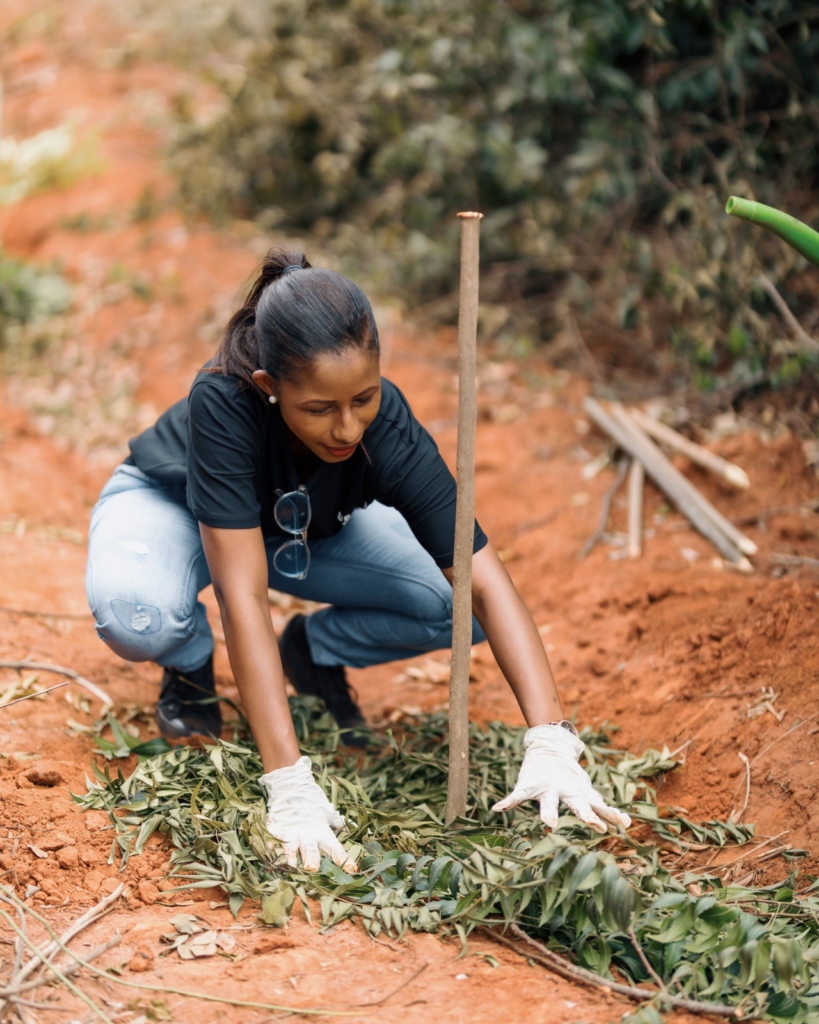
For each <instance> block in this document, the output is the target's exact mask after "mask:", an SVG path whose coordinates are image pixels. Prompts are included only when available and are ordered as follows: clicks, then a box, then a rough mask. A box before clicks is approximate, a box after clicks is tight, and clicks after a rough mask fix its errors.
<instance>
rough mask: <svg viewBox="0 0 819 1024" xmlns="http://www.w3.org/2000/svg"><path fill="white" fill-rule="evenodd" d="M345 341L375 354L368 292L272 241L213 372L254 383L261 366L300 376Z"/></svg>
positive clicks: (280, 375)
mask: <svg viewBox="0 0 819 1024" xmlns="http://www.w3.org/2000/svg"><path fill="white" fill-rule="evenodd" d="M296 268H298V269H299V270H300V271H307V273H296V272H295V271H296ZM291 270H292V271H293V272H292V273H291ZM345 348H360V349H365V350H367V351H370V352H372V354H373V356H374V357H375V358H376V359H377V358H378V351H379V346H378V331H377V329H376V326H375V318H374V317H373V311H372V307H371V306H370V303H369V301H368V299H367V296H366V295H365V294H364V292H362V291H361V289H360V288H359V287H358V285H357V284H355V283H354V282H353V281H351V280H350V279H349V278H348V277H344V276H343V275H342V274H338V273H336V272H335V271H334V270H326V269H324V268H323V267H320V268H314V267H311V265H310V263H309V262H308V261H307V259H306V258H305V255H304V253H303V252H301V251H299V250H287V249H271V250H270V252H269V253H268V254H267V255H266V256H265V258H264V260H263V262H262V266H261V270H260V271H259V274H258V277H257V278H256V280H255V281H254V282H253V285H252V287H251V289H250V293H249V295H248V297H247V299H246V300H245V303H244V305H243V306H242V308H241V309H240V310H239V311H238V312H236V313H234V314H233V316H232V317H231V318H230V322H229V323H228V325H227V327H226V328H225V333H224V335H223V337H222V341H221V343H220V345H219V348H218V349H217V352H216V355H215V356H214V359H213V364H212V366H211V372H212V373H224V374H228V375H230V376H233V377H238V378H239V379H240V380H242V381H244V382H246V383H247V384H250V385H253V386H254V387H255V384H254V381H253V374H254V372H255V371H256V370H265V371H266V372H267V373H269V374H270V376H271V377H272V378H273V379H274V380H296V379H297V378H298V376H299V374H300V373H301V372H302V371H303V369H304V367H305V366H307V365H309V364H310V363H312V362H313V361H314V360H315V359H317V358H319V357H320V356H322V355H325V354H329V353H332V354H337V353H338V352H340V351H342V350H344V349H345ZM260 393H261V392H260Z"/></svg>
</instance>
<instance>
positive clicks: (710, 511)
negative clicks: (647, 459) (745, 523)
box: [612, 405, 758, 555]
mask: <svg viewBox="0 0 819 1024" xmlns="http://www.w3.org/2000/svg"><path fill="white" fill-rule="evenodd" d="M612 414H613V415H614V416H615V417H616V419H618V420H619V421H620V422H621V423H622V424H623V425H624V426H627V427H629V429H630V430H631V431H632V433H633V434H636V435H638V436H639V437H640V439H641V440H642V441H643V442H645V444H647V445H649V446H650V447H651V448H652V449H654V451H655V452H657V454H658V455H659V456H660V458H661V459H663V460H664V461H665V462H666V463H667V464H668V467H669V468H670V469H673V470H674V472H675V473H677V470H676V469H674V467H673V466H672V465H671V463H670V462H669V461H668V459H666V457H665V456H664V455H663V453H662V452H661V451H660V449H659V448H657V446H656V445H654V444H653V443H652V441H651V439H650V438H649V437H648V435H647V434H646V433H645V431H644V430H643V429H642V428H641V427H640V425H639V423H637V421H636V420H635V419H634V417H633V416H632V415H631V414H630V412H627V411H626V409H625V408H624V407H623V406H622V405H616V406H613V407H612ZM678 476H679V479H680V483H681V486H683V487H685V489H686V490H687V491H688V493H689V495H690V497H691V500H692V501H694V502H696V503H697V504H698V505H699V506H700V508H701V509H702V510H703V512H705V514H706V515H707V516H709V517H710V518H711V519H713V521H714V522H715V523H716V525H717V526H718V527H719V529H720V530H721V531H722V532H723V533H724V534H725V536H726V537H727V538H728V540H730V541H731V542H732V543H733V544H736V546H737V547H738V548H739V550H740V551H741V552H742V553H743V554H744V555H755V554H756V553H757V551H758V548H757V546H756V544H755V543H754V542H753V541H752V540H751V538H750V537H746V536H745V534H744V533H743V532H742V530H739V529H737V527H736V526H734V524H733V523H732V522H731V520H730V519H726V518H725V516H724V515H723V514H722V512H720V511H719V509H718V508H715V507H714V506H713V505H712V504H711V502H710V501H709V500H708V499H707V498H706V497H705V495H704V494H703V493H702V491H699V490H697V488H696V487H695V486H694V485H693V484H692V483H691V481H690V480H689V479H688V477H686V476H683V475H682V473H679V474H678Z"/></svg>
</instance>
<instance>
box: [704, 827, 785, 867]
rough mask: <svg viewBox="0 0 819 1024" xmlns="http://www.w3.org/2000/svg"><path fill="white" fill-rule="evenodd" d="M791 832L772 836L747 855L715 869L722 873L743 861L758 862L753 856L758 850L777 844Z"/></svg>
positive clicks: (742, 855) (735, 858)
mask: <svg viewBox="0 0 819 1024" xmlns="http://www.w3.org/2000/svg"><path fill="white" fill-rule="evenodd" d="M789 832H790V829H789V828H786V829H785V831H784V832H780V833H778V835H775V836H771V838H770V839H766V840H765V842H764V843H760V844H759V846H755V847H754V848H753V850H748V851H747V852H746V853H741V854H740V855H739V857H734V859H733V860H727V861H725V863H724V864H716V865H715V867H716V869H717V870H718V871H721V870H722V869H723V868H730V867H733V866H734V864H739V862H740V861H741V860H758V858H757V857H754V856H753V854H755V853H756V852H757V850H762V849H764V848H765V847H766V846H770V845H771V843H775V842H776V840H777V839H779V838H781V837H782V836H786V835H787V834H788V833H789ZM716 856H719V850H717V853H716ZM710 863H711V862H710V861H709V864H710ZM707 866H708V865H706V867H707Z"/></svg>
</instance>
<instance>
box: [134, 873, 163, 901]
mask: <svg viewBox="0 0 819 1024" xmlns="http://www.w3.org/2000/svg"><path fill="white" fill-rule="evenodd" d="M137 891H138V892H139V898H140V899H141V900H142V902H143V903H156V901H157V900H158V899H159V889H158V888H157V887H156V886H155V885H154V883H153V882H149V881H148V879H147V878H143V879H141V880H140V883H139V885H138V886H137Z"/></svg>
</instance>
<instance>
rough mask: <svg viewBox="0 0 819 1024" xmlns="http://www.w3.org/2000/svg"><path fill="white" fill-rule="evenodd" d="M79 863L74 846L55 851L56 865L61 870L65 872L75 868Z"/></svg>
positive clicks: (78, 856)
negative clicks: (63, 869)
mask: <svg viewBox="0 0 819 1024" xmlns="http://www.w3.org/2000/svg"><path fill="white" fill-rule="evenodd" d="M79 862H80V855H79V853H78V852H77V847H76V846H64V847H63V848H62V849H61V850H58V851H57V863H58V864H59V865H60V867H61V868H65V869H66V870H68V869H69V868H75V867H76V866H77V864H79Z"/></svg>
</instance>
